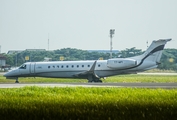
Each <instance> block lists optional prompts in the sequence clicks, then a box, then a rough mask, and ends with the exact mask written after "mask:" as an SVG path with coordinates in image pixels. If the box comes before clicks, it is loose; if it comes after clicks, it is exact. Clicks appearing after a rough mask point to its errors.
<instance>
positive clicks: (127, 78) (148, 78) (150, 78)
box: [0, 74, 177, 83]
mask: <svg viewBox="0 0 177 120" xmlns="http://www.w3.org/2000/svg"><path fill="white" fill-rule="evenodd" d="M102 81H103V82H177V75H170V76H169V75H167V76H165V75H139V74H133V75H119V76H113V77H107V78H106V79H105V80H104V79H102ZM14 82H15V80H11V79H10V80H9V79H6V78H5V77H3V76H2V75H1V76H0V83H14ZM19 82H20V83H61V82H62V83H68V82H79V83H87V82H88V81H87V80H86V79H71V78H70V79H67V78H41V77H37V78H28V77H27V78H19Z"/></svg>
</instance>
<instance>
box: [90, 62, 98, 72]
mask: <svg viewBox="0 0 177 120" xmlns="http://www.w3.org/2000/svg"><path fill="white" fill-rule="evenodd" d="M96 62H97V61H95V62H94V63H93V65H92V67H91V68H90V70H89V72H94V70H95V66H96Z"/></svg>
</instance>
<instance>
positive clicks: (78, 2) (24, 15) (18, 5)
mask: <svg viewBox="0 0 177 120" xmlns="http://www.w3.org/2000/svg"><path fill="white" fill-rule="evenodd" d="M176 6H177V0H0V46H1V53H7V52H8V51H9V50H25V49H46V50H48V39H49V50H57V49H62V48H68V47H69V48H77V49H83V50H109V49H110V37H109V31H110V29H115V34H114V37H113V39H112V41H113V50H125V49H126V48H132V47H136V48H137V49H142V50H146V48H147V46H148V45H150V43H151V42H152V41H153V40H158V39H165V38H172V41H170V42H169V43H167V45H166V47H165V48H175V49H177V7H176ZM147 41H148V44H147Z"/></svg>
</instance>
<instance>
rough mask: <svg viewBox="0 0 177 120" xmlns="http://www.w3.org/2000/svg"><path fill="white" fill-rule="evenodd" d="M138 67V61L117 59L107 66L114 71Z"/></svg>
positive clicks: (110, 61)
mask: <svg viewBox="0 0 177 120" xmlns="http://www.w3.org/2000/svg"><path fill="white" fill-rule="evenodd" d="M136 65H137V61H136V60H134V59H130V58H116V59H109V60H108V61H107V66H108V67H109V68H113V69H123V68H129V67H133V66H136Z"/></svg>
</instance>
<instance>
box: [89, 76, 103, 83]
mask: <svg viewBox="0 0 177 120" xmlns="http://www.w3.org/2000/svg"><path fill="white" fill-rule="evenodd" d="M87 79H88V82H89V83H91V82H95V83H102V80H100V79H99V78H96V77H94V76H88V78H87Z"/></svg>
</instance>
